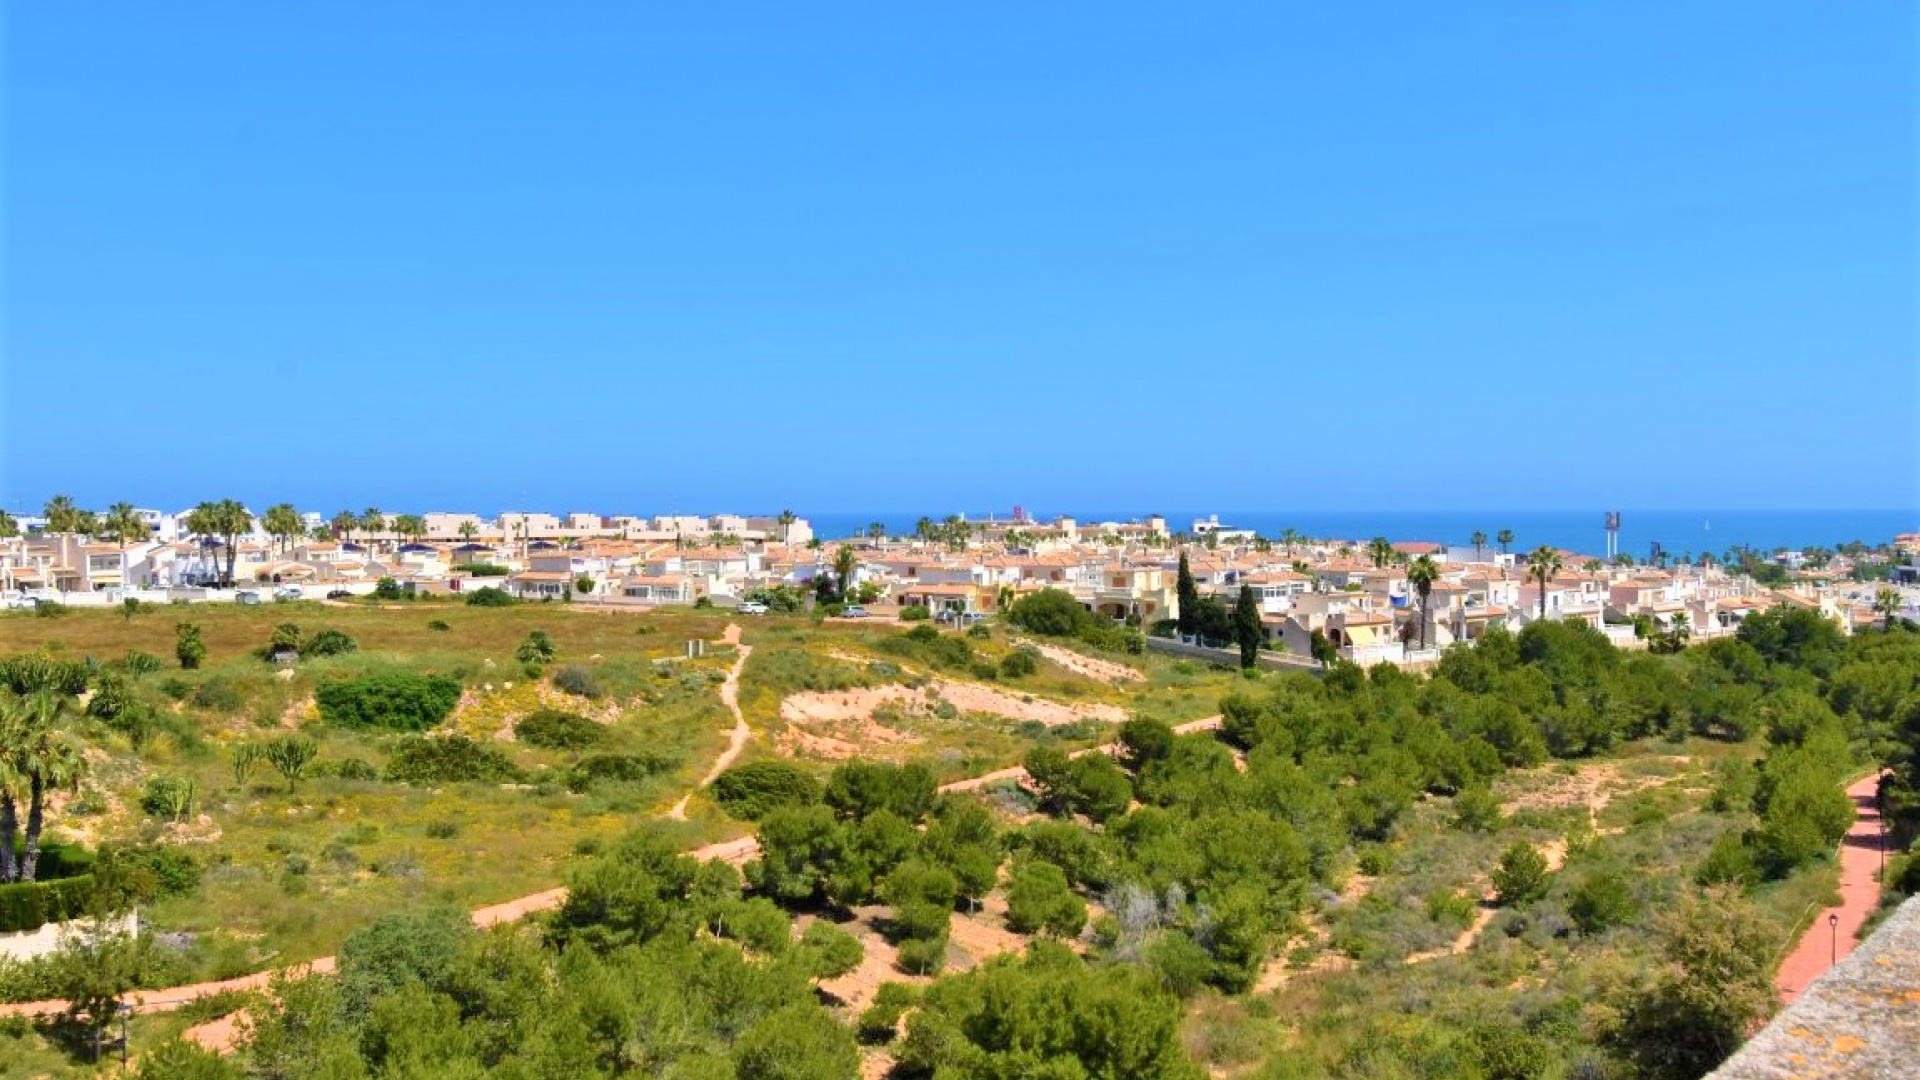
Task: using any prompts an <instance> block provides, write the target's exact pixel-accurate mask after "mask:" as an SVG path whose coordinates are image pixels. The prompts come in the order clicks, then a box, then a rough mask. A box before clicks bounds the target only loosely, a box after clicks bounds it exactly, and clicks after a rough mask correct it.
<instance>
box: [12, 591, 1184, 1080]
mask: <svg viewBox="0 0 1920 1080" xmlns="http://www.w3.org/2000/svg"><path fill="white" fill-rule="evenodd" d="M721 640H722V642H723V643H726V644H732V645H737V646H738V648H739V650H740V655H739V658H738V659H736V660H735V661H734V664H733V667H732V669H731V670H730V671H729V672H728V675H727V681H726V682H725V683H723V684H722V685H721V688H720V696H721V700H722V701H724V702H725V703H726V705H727V708H728V709H730V710H731V711H732V712H733V714H734V719H735V723H734V729H733V734H732V737H731V739H730V740H729V743H728V746H727V749H726V751H725V752H723V753H722V754H721V755H720V757H719V759H718V760H717V761H716V762H715V763H714V766H713V768H712V769H710V770H709V771H708V773H707V775H706V776H705V777H704V778H702V780H701V781H700V783H701V786H703V787H704V786H705V785H707V784H709V783H711V782H712V781H713V779H714V777H716V776H719V775H720V773H722V772H724V771H725V770H726V768H727V766H728V765H730V764H732V762H733V759H734V758H735V757H738V756H739V754H740V751H741V749H742V748H743V747H744V746H745V745H746V740H747V737H748V736H749V735H750V734H751V731H750V730H749V729H748V728H747V725H746V721H745V719H743V718H742V717H741V714H740V706H739V686H740V682H739V680H740V672H741V670H742V669H743V668H744V667H745V666H746V662H747V656H748V654H749V653H751V652H752V651H753V650H752V647H751V646H748V645H740V644H739V640H740V628H739V627H738V626H729V627H727V630H726V633H725V635H724V636H723V637H722V638H721ZM1219 726H1220V717H1219V716H1209V717H1205V718H1203V719H1200V720H1193V721H1189V722H1187V723H1184V724H1178V725H1175V727H1174V730H1175V731H1176V732H1178V733H1180V734H1183V735H1184V734H1188V733H1191V732H1196V731H1211V730H1214V729H1216V728H1218V727H1219ZM1119 749H1120V744H1119V743H1107V744H1105V745H1102V746H1094V747H1089V748H1087V749H1085V750H1079V751H1076V752H1075V753H1074V755H1073V756H1075V757H1078V756H1079V755H1081V754H1091V753H1107V754H1112V753H1117V752H1118V751H1119ZM1026 776H1027V771H1026V770H1025V769H1023V768H1018V767H1016V768H1011V769H998V770H995V771H993V772H990V773H986V774H984V775H981V776H976V777H971V778H969V779H966V780H957V781H955V782H953V783H951V784H944V785H942V786H941V788H940V790H941V791H971V790H974V789H976V788H979V787H983V786H985V785H986V784H990V783H992V782H994V781H996V780H1015V781H1019V780H1024V779H1025V778H1026ZM685 807H686V800H685V799H684V798H683V799H682V800H681V801H680V803H678V804H677V805H676V806H675V807H674V810H673V811H669V814H670V815H672V814H674V813H675V812H677V813H678V814H679V815H681V816H684V814H685ZM687 854H688V855H690V856H692V857H693V858H695V859H699V860H701V861H703V862H706V861H711V860H715V859H718V860H720V861H722V862H727V863H731V864H732V865H734V866H739V865H741V864H743V863H746V862H748V861H750V860H752V859H753V858H754V857H755V856H757V855H759V854H760V844H759V841H758V840H756V839H755V838H754V837H753V836H751V835H749V836H742V837H739V838H737V839H733V840H723V841H720V842H718V843H713V844H708V845H706V846H704V847H699V848H695V849H694V850H692V851H690V852H688V853H687ZM566 898H567V890H566V889H564V888H559V889H547V890H545V891H543V892H537V893H533V894H531V895H528V896H522V897H520V898H518V899H515V900H509V901H507V902H505V903H502V904H493V905H490V906H488V907H483V908H477V909H475V910H474V911H473V913H472V918H473V924H474V925H475V926H477V927H481V928H486V927H490V926H498V925H501V924H503V923H511V922H516V921H518V920H520V919H522V918H525V917H526V916H528V915H532V914H535V913H537V912H541V911H551V910H553V909H555V908H557V907H559V906H560V905H561V904H562V903H564V902H565V901H566ZM335 966H336V961H335V958H334V957H331V956H323V957H320V958H319V959H317V960H313V961H309V962H307V963H304V964H296V965H293V966H291V967H288V968H285V969H281V970H277V971H262V972H256V973H254V974H252V975H244V976H241V977H240V978H236V979H222V980H219V981H217V982H203V983H193V984H191V985H187V986H172V987H167V988H165V989H161V990H136V991H132V992H130V993H129V994H128V995H127V998H128V1000H129V1002H130V1003H131V1004H132V1005H133V1007H134V1008H135V1009H136V1010H139V1011H145V1012H167V1011H170V1010H173V1009H177V1008H179V1007H181V1006H182V1005H186V1004H188V1003H189V1002H192V1001H197V1000H199V999H200V998H204V997H211V996H213V995H215V994H222V993H228V992H234V991H240V992H244V991H251V990H264V989H267V988H268V987H270V986H271V985H272V983H273V980H274V979H275V978H277V977H280V976H282V975H285V976H287V977H292V978H298V977H301V976H305V975H330V974H332V973H333V972H334V970H335ZM66 1009H67V1002H65V1001H60V1000H52V1001H25V1002H18V1003H15V1004H0V1017H7V1016H56V1015H59V1014H60V1013H63V1012H65V1011H66ZM247 1019H248V1018H247V1016H246V1013H245V1012H244V1011H238V1012H235V1013H232V1014H229V1015H227V1016H223V1017H220V1018H219V1019H216V1020H211V1021H208V1022H207V1023H204V1024H201V1025H199V1026H197V1027H193V1028H189V1029H187V1031H186V1032H185V1033H183V1035H182V1037H183V1038H185V1039H187V1040H189V1041H192V1042H197V1043H199V1044H200V1045H202V1046H204V1047H206V1048H207V1049H209V1050H213V1051H215V1052H217V1053H227V1052H228V1051H230V1050H232V1049H233V1047H234V1046H235V1044H236V1043H237V1042H238V1041H239V1039H240V1038H241V1036H242V1035H243V1033H244V1028H245V1026H246V1024H247Z"/></svg>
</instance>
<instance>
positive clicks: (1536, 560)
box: [1527, 544, 1564, 622]
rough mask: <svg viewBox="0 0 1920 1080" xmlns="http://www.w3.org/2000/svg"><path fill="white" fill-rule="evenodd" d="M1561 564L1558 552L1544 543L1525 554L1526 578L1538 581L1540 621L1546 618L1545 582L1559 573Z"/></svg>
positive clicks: (1562, 564)
mask: <svg viewBox="0 0 1920 1080" xmlns="http://www.w3.org/2000/svg"><path fill="white" fill-rule="evenodd" d="M1563 566H1564V563H1563V562H1562V560H1561V558H1560V553H1559V552H1557V551H1555V550H1553V549H1552V548H1550V547H1548V546H1547V545H1545V544H1541V545H1540V546H1539V547H1537V548H1534V549H1533V554H1531V555H1528V556H1527V580H1528V581H1538V582H1539V583H1540V619H1541V621H1542V622H1544V621H1546V618H1547V584H1548V582H1551V581H1552V580H1553V579H1554V576H1555V575H1557V574H1558V573H1560V571H1561V569H1562V568H1563Z"/></svg>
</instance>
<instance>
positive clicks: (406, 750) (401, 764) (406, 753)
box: [386, 735, 523, 784]
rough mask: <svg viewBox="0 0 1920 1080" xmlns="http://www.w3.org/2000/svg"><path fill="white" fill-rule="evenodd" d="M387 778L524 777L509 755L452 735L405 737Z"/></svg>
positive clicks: (407, 781)
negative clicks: (406, 738) (443, 736)
mask: <svg viewBox="0 0 1920 1080" xmlns="http://www.w3.org/2000/svg"><path fill="white" fill-rule="evenodd" d="M386 778H387V779H388V780H391V781H394V782H396V783H405V784H454V783H461V782H465V781H486V782H491V783H503V782H509V781H517V780H520V779H522V778H523V777H522V774H521V772H520V768H519V766H517V765H515V764H514V763H513V761H512V760H511V759H510V758H508V757H507V755H505V754H503V753H501V752H500V751H498V750H496V749H494V748H493V747H491V746H487V745H485V744H484V743H477V742H475V741H473V740H472V739H469V738H467V737H466V736H464V735H451V736H448V737H446V738H432V737H427V736H422V737H420V738H414V739H408V740H406V741H405V742H403V743H402V744H401V746H400V749H399V751H398V752H396V753H395V754H394V755H393V760H391V761H389V762H387V772H386Z"/></svg>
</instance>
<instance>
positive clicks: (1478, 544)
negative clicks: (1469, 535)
mask: <svg viewBox="0 0 1920 1080" xmlns="http://www.w3.org/2000/svg"><path fill="white" fill-rule="evenodd" d="M1486 546H1487V534H1486V533H1484V532H1482V531H1480V530H1479V529H1475V530H1474V531H1473V561H1474V562H1479V561H1480V549H1481V548H1483V547H1486Z"/></svg>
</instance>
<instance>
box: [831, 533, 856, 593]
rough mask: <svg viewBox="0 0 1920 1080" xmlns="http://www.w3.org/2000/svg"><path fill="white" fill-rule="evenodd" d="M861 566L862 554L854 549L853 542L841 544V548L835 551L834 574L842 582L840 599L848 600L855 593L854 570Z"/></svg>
mask: <svg viewBox="0 0 1920 1080" xmlns="http://www.w3.org/2000/svg"><path fill="white" fill-rule="evenodd" d="M859 567H860V555H859V553H858V552H856V551H854V550H853V545H852V544H841V545H840V550H838V551H836V552H834V553H833V576H834V580H835V581H837V582H839V584H840V599H841V600H843V601H844V600H847V599H849V598H850V597H852V595H853V572H854V571H855V570H857V569H859Z"/></svg>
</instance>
